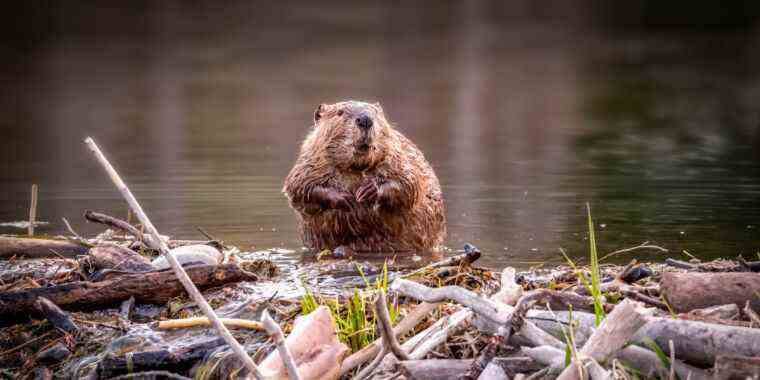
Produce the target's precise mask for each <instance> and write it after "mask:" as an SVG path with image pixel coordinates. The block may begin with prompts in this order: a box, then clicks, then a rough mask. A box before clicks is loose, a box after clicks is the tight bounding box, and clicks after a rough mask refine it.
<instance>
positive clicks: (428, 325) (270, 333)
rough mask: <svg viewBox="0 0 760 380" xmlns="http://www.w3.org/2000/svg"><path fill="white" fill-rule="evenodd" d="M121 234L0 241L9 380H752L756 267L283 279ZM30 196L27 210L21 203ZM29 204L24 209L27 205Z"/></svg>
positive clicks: (138, 230) (347, 271)
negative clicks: (655, 379) (639, 379)
mask: <svg viewBox="0 0 760 380" xmlns="http://www.w3.org/2000/svg"><path fill="white" fill-rule="evenodd" d="M86 142H87V144H88V146H89V147H90V149H91V150H92V152H93V153H94V155H95V157H96V158H97V159H98V161H99V162H100V163H101V164H102V165H103V167H104V168H105V169H106V172H107V174H108V175H109V176H110V177H111V179H112V180H113V182H114V184H115V185H116V187H117V189H118V190H119V191H120V192H121V194H122V195H123V197H124V198H125V200H126V201H127V203H128V204H129V206H130V208H131V209H132V210H133V212H134V215H135V216H136V218H137V220H138V221H139V222H132V221H131V220H129V219H131V217H130V218H128V220H122V219H119V218H116V217H113V216H110V215H106V214H103V213H99V212H94V211H86V212H85V213H84V218H85V219H86V220H87V221H88V222H90V223H97V224H100V225H103V226H104V228H105V230H104V231H103V232H102V233H100V234H98V235H97V236H95V237H89V238H85V237H83V236H81V235H80V234H78V233H77V232H76V231H75V230H74V229H73V228H72V227H71V225H70V224H69V223H68V221H65V223H66V225H67V227H68V229H69V234H67V236H59V237H40V236H38V235H34V231H33V230H34V228H33V226H34V214H35V212H34V206H33V207H32V211H31V213H30V215H31V217H30V221H31V222H30V223H29V224H30V229H29V235H31V236H24V237H22V236H15V235H14V236H10V235H6V236H2V237H0V324H1V325H2V327H0V337H2V338H1V339H0V368H2V372H0V373H1V374H2V376H3V377H4V378H9V379H11V378H12V379H17V378H18V379H52V378H61V379H188V378H193V379H237V378H240V379H286V378H290V379H339V378H342V379H368V378H376V379H391V378H392V379H403V378H408V379H449V378H451V379H454V378H456V379H511V378H515V379H517V378H521V379H539V378H562V379H576V378H577V379H580V378H592V379H610V378H615V379H618V378H619V379H630V378H662V379H676V378H678V379H708V378H717V379H745V378H755V379H757V378H758V377H760V316H758V311H760V275H759V274H758V273H757V272H759V271H760V257H759V258H758V259H759V260H757V261H753V260H754V259H745V258H743V257H738V258H736V260H716V261H711V262H700V261H699V260H697V259H696V258H691V259H688V258H687V260H688V261H684V260H683V259H684V258H682V257H678V258H669V259H667V260H666V261H665V262H664V263H639V262H637V260H636V259H633V260H631V261H630V263H629V264H628V265H625V266H619V265H611V264H606V263H605V260H606V259H608V258H609V257H612V256H615V257H617V258H618V259H620V258H625V256H626V255H627V256H628V258H626V259H629V258H630V256H631V255H635V254H636V253H637V252H639V251H640V250H643V249H657V250H660V251H664V249H662V248H660V247H657V246H652V245H646V244H642V245H639V246H636V247H631V248H623V249H620V250H618V251H615V252H612V253H609V254H605V255H599V253H598V252H597V247H596V241H595V226H594V223H593V220H592V217H591V212H590V210H589V212H588V236H589V239H588V240H589V245H588V252H589V254H588V260H584V263H587V264H583V263H581V262H577V263H576V262H574V261H573V260H571V259H570V258H569V256H567V255H566V254H565V252H564V251H561V252H560V254H561V255H563V256H564V258H565V259H566V262H567V264H566V265H562V266H556V267H553V268H534V269H532V270H529V271H523V272H518V271H517V270H515V269H514V268H512V267H506V268H504V269H503V270H501V271H495V270H492V269H489V268H485V267H481V266H479V265H478V259H480V258H481V257H484V256H487V255H489V254H493V253H490V252H481V251H480V250H479V249H478V248H477V247H475V246H474V245H471V244H467V245H465V246H464V249H463V250H462V251H457V252H450V253H448V254H446V255H442V256H441V257H438V256H434V257H431V258H425V259H423V258H422V257H420V256H416V255H412V256H409V257H407V256H402V255H399V256H394V257H388V258H385V259H384V260H382V261H378V260H377V258H374V259H372V260H365V259H363V258H361V257H358V256H354V257H350V256H349V257H345V258H341V259H338V260H336V259H334V258H333V257H334V256H333V255H332V253H331V252H327V251H323V252H320V253H318V254H316V255H314V256H313V257H311V259H310V260H304V262H303V263H301V264H300V265H299V266H298V267H297V268H292V267H287V266H284V265H282V264H281V263H276V262H273V261H272V260H271V258H270V253H272V252H269V251H259V252H246V251H243V250H240V249H238V248H236V247H234V246H230V245H229V244H226V243H225V242H223V241H220V240H218V239H215V238H214V237H213V236H211V235H210V234H208V233H207V232H205V231H203V230H202V229H201V230H200V232H201V233H202V234H203V235H204V236H205V239H203V240H180V239H175V238H172V237H169V236H164V235H161V234H159V232H158V231H157V230H156V228H155V227H154V226H153V224H152V223H151V222H150V219H148V217H147V215H146V214H145V212H144V211H143V209H142V207H141V206H140V204H139V203H138V201H137V200H136V199H135V198H134V196H133V195H132V193H131V192H130V191H129V189H128V188H127V186H126V185H125V184H124V183H123V182H122V180H121V178H120V177H119V175H118V173H116V171H115V170H114V169H113V167H111V165H110V163H109V162H108V160H107V159H106V158H105V156H104V155H103V154H102V153H101V152H100V150H99V149H98V147H97V146H96V145H95V143H94V142H93V141H92V140H91V139H88V140H87V141H86ZM33 198H35V197H33ZM33 204H34V202H33Z"/></svg>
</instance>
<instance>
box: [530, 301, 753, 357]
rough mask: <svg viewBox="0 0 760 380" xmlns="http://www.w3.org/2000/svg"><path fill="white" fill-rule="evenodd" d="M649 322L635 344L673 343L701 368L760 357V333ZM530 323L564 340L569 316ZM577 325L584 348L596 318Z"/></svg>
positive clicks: (545, 316) (579, 319) (582, 316)
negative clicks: (726, 359)
mask: <svg viewBox="0 0 760 380" xmlns="http://www.w3.org/2000/svg"><path fill="white" fill-rule="evenodd" d="M647 319H648V322H647V323H646V324H645V325H644V326H643V327H642V328H641V329H640V330H639V331H638V332H637V333H636V334H635V335H634V337H633V339H632V341H633V342H635V343H637V344H640V345H644V346H645V345H646V342H648V340H649V339H652V340H654V341H655V343H657V345H658V346H660V347H661V348H662V349H663V350H665V351H667V348H668V342H669V341H671V340H672V341H673V343H674V344H675V351H676V354H677V355H678V358H679V359H681V360H683V361H685V362H687V363H691V364H694V365H698V366H705V367H706V366H711V365H712V364H713V363H714V361H715V358H716V357H717V356H718V355H721V354H726V355H737V356H760V329H752V328H746V327H737V326H725V325H718V324H712V323H704V322H698V321H688V320H677V319H672V318H656V317H649V318H647ZM527 320H528V321H531V322H533V323H535V324H536V325H537V326H538V327H539V328H541V329H542V330H545V331H547V332H549V333H550V334H551V335H553V336H555V337H562V328H563V326H566V325H567V323H568V313H567V312H563V311H558V312H556V313H550V312H547V311H541V310H531V311H530V312H528V317H527ZM573 320H574V321H575V323H576V327H575V329H574V331H575V341H576V342H577V343H579V344H582V343H583V342H585V341H586V340H587V337H588V336H589V335H590V334H591V333H592V332H593V330H594V327H593V326H594V315H593V314H590V313H585V312H573Z"/></svg>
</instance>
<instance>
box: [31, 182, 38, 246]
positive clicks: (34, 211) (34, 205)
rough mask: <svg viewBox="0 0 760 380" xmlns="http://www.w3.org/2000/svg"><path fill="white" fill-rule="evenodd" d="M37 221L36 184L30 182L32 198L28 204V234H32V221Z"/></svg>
mask: <svg viewBox="0 0 760 380" xmlns="http://www.w3.org/2000/svg"><path fill="white" fill-rule="evenodd" d="M36 222H37V184H36V183H35V184H32V199H31V202H30V204H29V236H30V237H31V236H34V223H36Z"/></svg>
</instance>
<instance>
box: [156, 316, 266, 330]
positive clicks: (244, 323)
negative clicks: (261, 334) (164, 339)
mask: <svg viewBox="0 0 760 380" xmlns="http://www.w3.org/2000/svg"><path fill="white" fill-rule="evenodd" d="M219 320H220V321H222V323H224V325H225V326H227V327H229V328H239V329H248V330H258V331H262V330H264V326H263V325H262V323H261V322H256V321H251V320H248V319H239V318H219ZM210 326H211V322H210V321H209V320H208V318H206V317H193V318H183V319H170V320H166V321H160V322H158V324H157V325H156V327H157V328H159V329H161V330H174V329H186V328H192V327H210Z"/></svg>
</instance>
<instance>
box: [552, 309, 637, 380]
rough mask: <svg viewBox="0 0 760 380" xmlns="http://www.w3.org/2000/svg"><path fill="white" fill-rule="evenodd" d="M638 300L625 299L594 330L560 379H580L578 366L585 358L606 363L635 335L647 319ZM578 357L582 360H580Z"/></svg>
mask: <svg viewBox="0 0 760 380" xmlns="http://www.w3.org/2000/svg"><path fill="white" fill-rule="evenodd" d="M638 307H639V304H638V302H636V301H631V300H629V299H626V300H623V302H621V303H619V304H618V305H617V306H615V309H614V310H613V311H612V313H610V314H609V315H608V316H607V318H605V319H604V321H602V324H601V325H600V326H599V328H598V329H597V330H596V331H595V332H594V334H593V335H591V337H590V338H589V339H588V341H587V342H586V343H585V344H584V345H583V348H581V350H580V352H579V353H578V356H579V358H577V359H576V358H574V359H573V363H572V364H571V365H570V366H568V367H567V368H566V369H565V370H564V371H562V373H561V374H560V375H559V377H558V379H559V380H570V379H579V377H578V375H579V371H578V368H577V366H579V365H582V362H583V361H585V358H590V359H592V360H594V361H596V362H599V363H604V362H606V361H607V359H609V358H610V356H612V355H614V354H615V353H617V351H618V350H620V349H621V348H622V347H623V346H624V345H625V344H626V343H627V342H628V340H629V339H630V338H631V336H633V334H634V333H636V331H638V330H639V328H641V326H643V325H644V323H646V319H645V318H644V316H642V315H641V313H639V312H638V310H637V308H638ZM578 359H579V360H580V361H578Z"/></svg>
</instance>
